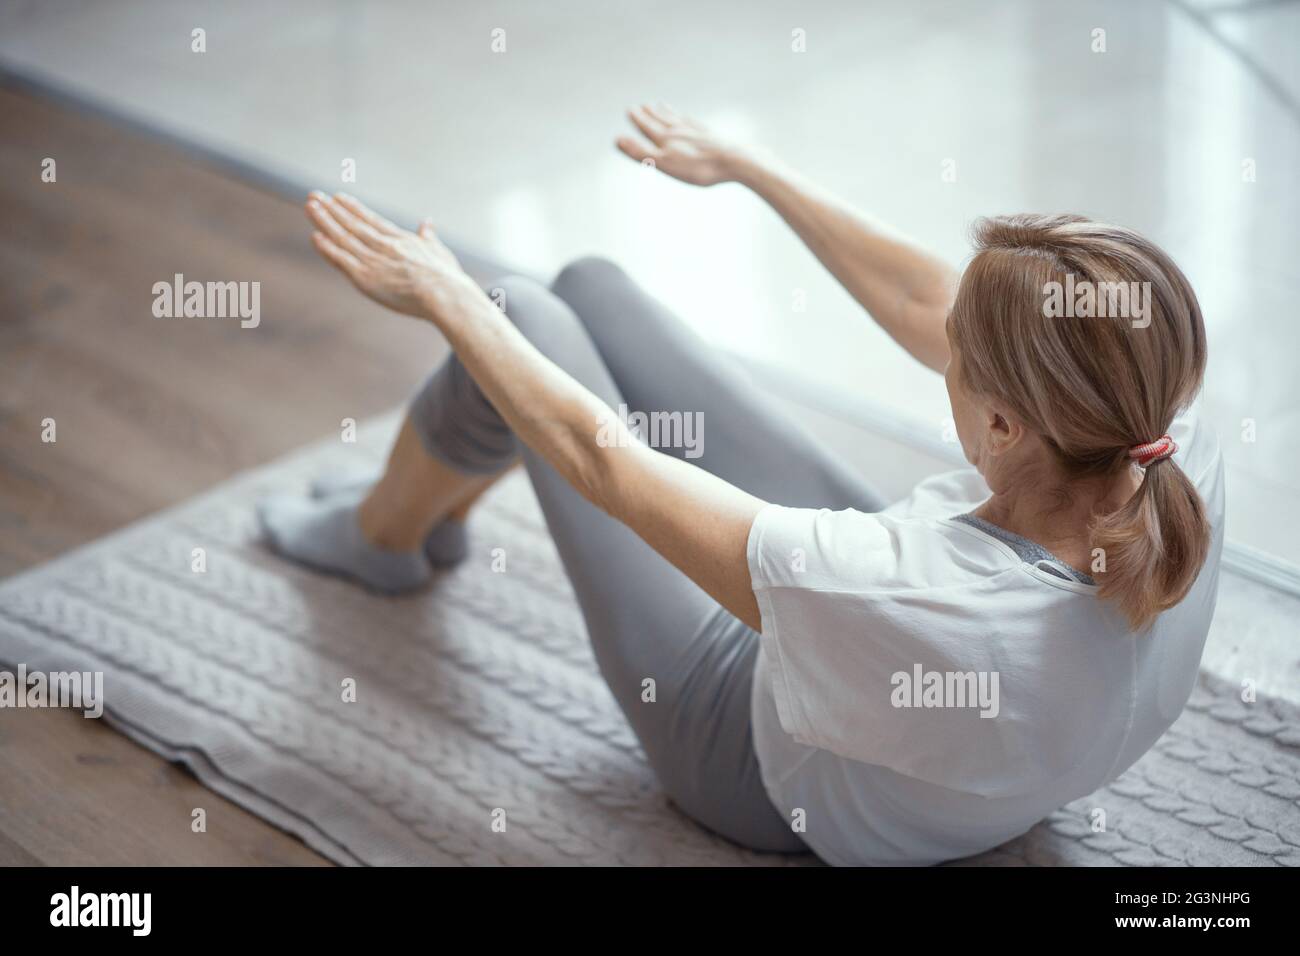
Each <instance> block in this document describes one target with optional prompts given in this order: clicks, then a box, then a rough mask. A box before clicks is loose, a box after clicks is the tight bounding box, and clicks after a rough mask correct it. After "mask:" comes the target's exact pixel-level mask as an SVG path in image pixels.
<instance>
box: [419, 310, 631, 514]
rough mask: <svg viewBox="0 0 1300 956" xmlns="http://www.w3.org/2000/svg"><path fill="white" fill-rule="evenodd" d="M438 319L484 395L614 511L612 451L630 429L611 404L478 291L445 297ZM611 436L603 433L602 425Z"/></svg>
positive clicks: (528, 441)
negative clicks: (450, 298)
mask: <svg viewBox="0 0 1300 956" xmlns="http://www.w3.org/2000/svg"><path fill="white" fill-rule="evenodd" d="M431 312H436V314H437V316H438V318H437V320H436V324H437V325H438V327H439V328H440V329H441V330H442V332H443V334H444V335H445V336H446V337H447V340H448V343H449V344H450V345H451V347H452V350H453V351H454V352H455V353H456V356H457V358H459V359H460V361H461V364H463V365H464V366H465V369H466V370H467V371H468V372H469V374H470V376H471V377H472V378H473V379H474V381H475V383H476V384H477V385H478V387H479V388H480V389H481V390H482V392H483V394H484V396H485V397H486V398H487V400H488V401H489V402H491V403H492V406H493V407H494V408H495V409H496V410H497V412H498V413H499V414H500V415H501V417H502V418H504V419H505V421H506V424H507V425H509V426H510V428H511V430H512V431H513V432H514V433H515V435H516V436H518V438H519V440H520V441H522V442H523V443H524V444H525V445H527V446H528V447H529V448H532V449H533V450H534V451H536V452H537V453H538V454H539V455H541V456H542V457H543V458H545V459H546V461H547V462H548V463H549V464H550V465H551V466H552V467H554V468H555V469H556V470H557V471H558V472H559V473H560V474H561V475H563V476H564V478H565V480H566V481H568V482H569V484H571V485H573V486H574V487H575V488H576V489H577V490H578V491H579V492H580V493H581V494H582V495H583V496H584V497H586V498H587V499H588V500H590V501H592V503H593V504H596V505H597V506H599V507H601V508H603V509H605V510H608V504H609V502H608V500H607V499H608V496H607V494H606V491H605V489H606V484H607V482H606V480H605V475H606V473H607V472H608V470H609V467H608V463H607V462H606V460H605V459H606V458H607V455H608V452H610V451H611V450H618V448H619V446H620V445H622V446H624V447H626V445H627V443H628V441H629V440H630V439H629V437H628V436H626V435H625V434H624V433H625V432H626V428H625V426H624V425H623V423H622V422H621V421H619V420H618V419H617V418H616V417H614V414H613V412H612V410H611V409H610V408H609V406H608V405H607V404H606V403H605V402H603V401H602V400H601V399H600V398H598V397H597V396H596V395H594V394H592V392H591V391H590V390H589V389H587V388H586V387H585V386H583V385H582V384H581V383H579V382H578V381H576V380H575V379H574V378H573V377H572V376H571V375H569V374H568V373H567V372H565V371H564V370H563V369H561V368H559V366H557V365H556V364H555V363H554V362H552V361H551V360H550V359H548V358H547V357H546V356H544V355H543V354H542V353H541V352H539V351H538V350H537V348H536V347H535V346H533V345H532V343H530V342H529V341H528V340H527V339H526V338H524V336H523V335H522V334H521V333H520V332H519V330H518V329H516V328H515V327H514V325H513V324H511V322H510V320H509V319H508V318H506V316H504V315H503V314H502V313H501V311H500V310H499V309H498V308H497V307H496V306H495V305H493V304H492V302H491V301H490V300H489V299H488V298H487V297H486V296H485V295H483V294H482V293H481V292H480V291H479V290H478V289H476V288H475V289H466V290H463V291H459V292H457V294H456V299H455V301H454V302H447V301H442V302H439V303H437V304H436V306H435V307H434V309H431ZM606 421H607V422H608V425H607V426H606V431H605V432H604V434H606V435H608V436H609V437H610V438H611V441H608V442H605V443H604V444H603V445H602V443H600V442H598V440H597V438H598V436H599V435H600V434H602V432H601V425H602V422H606Z"/></svg>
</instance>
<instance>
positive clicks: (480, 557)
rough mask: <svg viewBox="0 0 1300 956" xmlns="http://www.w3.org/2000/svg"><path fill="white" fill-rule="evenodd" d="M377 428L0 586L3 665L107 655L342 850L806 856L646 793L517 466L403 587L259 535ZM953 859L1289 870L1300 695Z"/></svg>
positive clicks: (1149, 760)
mask: <svg viewBox="0 0 1300 956" xmlns="http://www.w3.org/2000/svg"><path fill="white" fill-rule="evenodd" d="M395 421H396V419H395V417H394V416H392V415H389V416H385V417H384V418H383V419H382V420H379V421H374V422H369V423H365V424H364V425H363V427H362V429H361V434H360V438H359V441H358V443H357V444H355V445H345V444H342V443H341V442H339V441H337V440H333V441H328V442H323V443H321V444H318V445H316V446H313V447H310V448H308V449H306V450H305V451H302V452H298V453H295V454H293V455H290V456H288V457H287V458H284V459H282V460H280V461H278V462H275V463H273V464H271V465H269V466H267V467H265V468H261V469H258V470H256V471H253V472H249V473H247V474H245V475H242V476H239V477H237V478H235V479H233V480H231V481H229V482H227V483H225V484H223V485H221V486H220V487H218V488H217V489H215V490H214V491H212V492H210V493H208V494H206V495H203V496H202V497H200V498H198V499H195V500H193V501H190V502H186V503H184V504H182V505H181V506H179V507H177V508H174V509H172V510H169V511H167V512H164V513H162V514H159V515H156V516H154V517H152V518H149V519H147V520H145V521H142V522H140V523H138V524H136V525H133V526H132V527H130V528H127V529H125V530H123V531H121V532H118V533H116V534H113V535H110V536H109V537H107V538H104V539H102V540H100V541H98V542H95V543H93V544H91V545H89V546H87V547H85V548H82V549H80V550H78V551H76V552H73V553H71V554H69V555H66V556H64V557H62V558H60V559H58V560H56V561H53V562H51V563H49V564H47V565H45V566H43V567H40V568H37V569H35V570H33V571H30V572H27V573H25V574H21V575H18V576H16V577H13V578H10V579H8V580H7V581H5V582H3V583H2V584H0V662H3V663H4V664H5V665H6V666H8V667H9V668H11V669H12V668H14V667H16V666H17V665H18V664H19V663H25V664H26V665H27V667H28V669H29V670H42V671H50V670H102V671H103V672H104V674H105V678H104V685H105V698H106V715H105V717H106V719H108V720H110V721H111V722H112V724H113V725H114V726H116V727H117V728H119V729H120V730H121V731H122V732H123V733H125V734H127V735H129V736H130V737H132V738H134V739H135V740H137V741H139V742H140V743H142V744H143V745H144V746H146V747H149V748H151V749H153V750H155V751H158V752H159V753H161V754H163V755H165V756H166V757H168V758H170V759H175V760H180V761H183V762H184V763H185V764H187V765H188V766H189V767H190V768H191V769H192V770H193V772H194V773H195V774H196V775H197V776H198V777H199V778H200V779H201V780H202V781H203V782H204V783H205V784H206V785H207V786H209V787H211V788H212V789H213V790H216V791H218V792H219V793H221V794H223V795H225V796H227V797H229V798H231V799H233V800H235V801H236V802H238V803H240V804H243V805H244V806H246V807H248V808H249V809H251V810H252V811H254V812H256V813H258V814H259V815H261V816H262V817H264V818H265V819H267V820H268V821H270V822H272V823H274V824H275V825H277V826H280V827H282V828H284V829H285V830H288V831H290V832H292V833H294V834H297V835H298V836H300V837H301V838H302V839H303V840H305V841H306V842H307V843H308V844H310V845H311V846H312V847H314V848H316V849H317V850H319V851H320V852H322V853H324V854H325V855H327V856H329V857H330V858H332V859H334V860H337V861H338V862H340V863H353V864H355V863H363V864H422V863H423V864H733V865H734V864H784V863H808V862H815V861H814V860H813V858H812V857H795V858H782V857H771V856H764V855H761V854H755V853H750V852H747V851H744V850H741V849H739V848H737V847H735V846H733V845H731V844H729V843H728V842H726V841H725V840H722V839H720V838H717V837H714V836H712V835H710V834H709V833H707V832H705V831H704V830H702V829H701V828H699V827H698V826H696V825H695V824H693V823H692V822H691V821H690V820H689V819H688V818H686V817H685V816H683V815H682V814H680V813H679V812H677V811H676V810H675V809H674V808H673V807H672V805H671V804H670V803H669V802H668V800H667V799H666V798H665V797H664V795H663V794H662V793H661V792H660V790H659V788H658V786H657V785H656V782H655V779H654V777H653V776H652V774H651V773H650V771H649V769H648V768H647V766H646V764H645V760H644V757H643V755H642V754H641V752H640V750H639V748H638V746H637V742H636V739H635V738H634V737H633V735H632V733H631V732H630V730H629V729H628V727H627V725H626V724H625V723H624V721H623V718H622V715H621V714H620V713H619V711H618V708H617V707H616V705H615V704H614V701H613V699H612V697H611V696H610V694H609V692H608V691H607V689H606V688H605V686H604V684H603V683H602V682H601V679H600V677H599V675H598V674H597V672H596V668H595V664H594V662H593V660H592V656H591V653H590V650H589V648H588V646H587V642H586V638H585V636H584V632H583V625H582V620H581V617H580V616H579V614H578V611H577V608H576V606H575V604H574V601H573V598H572V595H571V592H570V590H569V586H568V583H567V581H566V580H565V578H564V574H563V571H562V569H561V568H560V565H559V562H558V559H557V557H556V554H555V551H554V548H553V547H552V545H551V542H550V539H549V537H548V535H547V533H546V528H545V525H544V523H543V521H542V518H541V514H540V512H539V511H538V508H537V503H536V501H535V499H534V498H533V496H532V492H531V489H530V487H529V485H528V482H527V479H526V476H524V475H522V474H515V475H513V476H512V477H510V478H508V479H507V480H506V481H504V482H502V483H501V484H500V485H499V486H498V487H497V488H496V489H494V490H493V491H492V492H491V493H490V495H489V496H488V497H487V498H485V499H484V501H483V502H482V504H481V506H480V507H479V508H478V509H477V511H476V512H475V513H474V516H473V517H472V518H471V521H470V534H471V539H472V547H473V550H472V556H471V558H470V559H469V560H468V561H467V562H466V563H465V564H463V565H462V566H460V567H458V568H456V569H454V570H452V571H449V572H447V573H445V574H442V575H441V576H440V577H438V578H437V580H436V581H435V583H434V584H433V585H432V586H431V587H430V588H428V589H427V590H426V591H424V592H422V593H420V594H417V595H414V596H411V597H403V598H396V599H394V598H381V597H378V596H374V595H371V594H368V593H366V592H365V591H363V590H361V589H359V588H356V587H354V586H352V585H349V584H347V583H346V582H344V581H341V580H338V579H336V578H332V577H328V576H323V575H317V574H314V573H311V572H309V571H306V570H302V569H299V568H297V567H295V566H292V565H290V564H287V563H285V562H283V561H280V560H278V559H277V558H275V557H273V556H272V555H270V554H269V553H267V552H266V551H265V550H264V548H263V547H262V545H261V544H260V543H259V542H258V540H257V533H256V525H255V522H254V517H253V504H254V502H255V501H257V499H258V498H259V497H260V496H261V495H263V494H266V493H269V492H274V491H283V490H294V489H301V488H304V487H305V484H306V481H307V480H308V479H309V478H310V477H311V476H313V475H315V474H317V473H319V472H323V471H327V470H330V469H332V468H338V467H355V466H356V465H357V464H358V463H369V462H374V463H378V461H379V460H380V458H381V455H382V452H383V449H384V448H385V447H386V444H387V441H388V439H389V437H390V436H391V434H392V431H393V428H394V426H395ZM195 548H203V549H204V551H205V553H206V563H207V570H206V571H205V572H203V573H196V572H194V571H193V570H191V565H192V554H193V550H194V549H195ZM495 548H502V549H504V550H505V559H506V565H505V571H504V572H500V571H494V570H493V549H495ZM348 678H351V679H352V680H354V681H355V688H356V699H355V702H345V701H344V700H343V692H342V687H343V682H344V681H345V680H346V679H348ZM1094 808H1101V809H1103V810H1105V818H1106V828H1105V830H1104V832H1094V830H1093V827H1092V821H1093V810H1094ZM502 820H504V823H505V827H504V830H502V829H501V828H500V826H499V822H500V821H502ZM494 821H497V822H498V826H497V827H495V828H494V826H493V823H494ZM965 862H967V863H976V864H986V865H1005V864H1013V865H1017V864H1031V865H1038V864H1043V865H1050V864H1103V865H1116V864H1122V865H1140V864H1162V863H1164V864H1187V863H1190V864H1228V863H1246V864H1283V865H1290V866H1294V865H1298V864H1300V708H1296V707H1294V706H1291V705H1289V704H1285V703H1283V702H1280V701H1277V700H1272V699H1261V700H1259V701H1257V702H1255V703H1253V704H1250V705H1247V704H1243V703H1242V702H1241V701H1240V700H1239V699H1238V697H1237V694H1236V686H1235V685H1230V684H1228V683H1226V682H1224V681H1220V680H1218V679H1216V678H1213V677H1210V676H1209V675H1202V678H1201V681H1200V684H1199V686H1198V687H1197V689H1196V691H1195V693H1194V695H1193V697H1192V701H1191V704H1190V705H1189V707H1188V709H1187V711H1186V712H1185V713H1184V715H1183V716H1182V717H1181V718H1180V719H1179V721H1178V722H1177V723H1176V724H1175V725H1174V727H1173V728H1172V729H1171V730H1170V731H1169V733H1167V734H1166V735H1165V736H1164V738H1163V739H1162V740H1161V741H1160V742H1159V743H1158V744H1157V746H1156V747H1155V749H1154V750H1152V752H1151V753H1149V754H1148V755H1147V756H1146V757H1144V758H1143V759H1142V760H1141V761H1140V762H1139V763H1138V764H1137V765H1136V766H1134V767H1133V768H1132V769H1130V770H1129V771H1128V772H1127V773H1126V774H1124V775H1123V776H1122V777H1121V778H1120V779H1119V780H1118V781H1116V782H1115V783H1114V784H1113V785H1112V786H1110V787H1107V788H1106V789H1104V790H1102V791H1100V792H1098V793H1096V794H1093V795H1092V796H1090V797H1088V798H1086V799H1083V800H1078V801H1076V802H1075V803H1073V804H1071V805H1070V806H1068V807H1066V808H1064V809H1062V810H1061V811H1059V812H1057V813H1055V814H1053V815H1052V817H1051V818H1049V819H1048V820H1046V821H1044V822H1043V823H1042V824H1040V825H1039V826H1037V827H1035V828H1034V829H1033V830H1031V831H1030V832H1029V833H1028V834H1026V835H1025V836H1023V837H1021V838H1019V839H1017V840H1015V841H1013V842H1012V843H1010V844H1007V845H1006V846H1003V847H1000V848H999V849H997V850H995V851H992V852H990V853H987V854H985V855H983V856H981V857H979V858H976V859H975V860H971V861H965Z"/></svg>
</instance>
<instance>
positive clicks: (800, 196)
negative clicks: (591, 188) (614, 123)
mask: <svg viewBox="0 0 1300 956" xmlns="http://www.w3.org/2000/svg"><path fill="white" fill-rule="evenodd" d="M628 116H629V118H630V119H631V120H632V122H633V123H634V124H635V125H636V126H637V128H638V129H639V130H640V131H641V133H642V134H643V135H644V136H645V138H646V139H647V140H649V144H648V145H647V144H646V143H644V142H642V141H640V140H637V139H634V138H632V137H620V138H619V140H618V147H619V149H621V150H622V151H623V152H624V153H626V154H627V155H628V156H630V157H632V158H633V159H636V160H638V161H645V160H647V159H649V160H653V161H654V164H655V166H656V168H658V169H660V170H661V171H663V172H665V173H667V174H668V175H670V176H672V177H674V178H676V179H680V180H682V181H683V182H687V183H691V184H693V185H697V186H711V185H714V184H715V183H720V182H728V181H731V182H738V183H741V184H743V185H745V186H748V187H749V188H750V189H752V190H753V191H754V192H755V193H757V194H758V195H759V196H761V197H762V198H763V199H764V200H766V201H767V203H768V204H769V205H770V206H771V207H772V208H773V209H774V210H776V212H777V213H778V214H780V216H781V218H782V219H784V220H785V221H786V222H787V223H788V224H789V226H790V228H792V229H793V230H794V231H795V232H796V233H797V234H798V236H799V238H800V239H802V240H803V241H804V243H805V244H806V245H807V246H808V248H809V249H810V250H812V253H813V255H815V256H816V257H817V258H818V259H819V260H821V263H822V265H824V266H825V267H826V268H827V269H828V270H829V271H830V273H831V275H833V276H834V277H835V278H836V280H838V281H839V283H840V284H841V285H842V286H844V288H845V289H847V290H848V292H849V294H850V295H852V296H853V298H855V299H857V301H858V302H859V303H861V304H862V306H863V308H865V309H866V310H867V312H869V313H870V314H871V317H872V318H873V319H875V321H876V322H877V323H878V324H879V325H880V326H881V328H883V329H884V330H885V331H886V332H888V333H889V334H890V336H892V337H893V339H894V340H895V341H896V342H898V344H899V345H901V346H903V348H905V349H907V351H908V352H910V353H911V354H912V355H913V356H914V357H915V358H916V359H917V360H918V361H920V362H921V363H922V364H924V365H927V366H929V367H930V368H932V369H934V370H935V371H937V372H942V371H943V369H944V366H946V365H947V364H948V337H947V334H946V333H945V330H944V323H945V321H946V320H947V317H948V310H949V309H950V308H951V306H952V301H953V297H954V296H955V295H956V290H957V280H958V274H957V272H956V271H955V270H954V269H953V268H952V267H951V266H949V265H948V264H947V263H945V262H943V261H942V260H941V259H939V258H937V257H936V256H934V255H932V254H930V253H929V252H927V251H926V250H924V249H923V248H921V247H920V246H919V245H917V244H916V243H914V242H912V241H911V240H909V239H908V238H907V237H905V236H903V235H902V234H900V233H898V232H897V231H895V230H893V229H890V228H889V227H888V226H886V225H884V224H883V223H880V222H877V221H875V220H873V219H872V218H870V217H868V216H865V215H862V214H860V213H857V212H855V211H854V210H852V209H851V208H850V207H849V206H848V205H846V204H845V203H843V202H841V201H840V200H838V199H836V198H835V197H833V196H831V195H829V194H828V193H826V192H824V191H823V190H821V189H819V188H817V187H816V186H814V185H813V184H812V183H810V182H808V181H807V180H805V179H804V178H803V177H801V176H800V175H798V174H797V173H795V172H794V171H793V170H789V169H787V168H785V167H784V166H782V164H780V163H779V162H777V161H776V160H774V159H771V158H769V157H767V156H764V155H762V154H760V153H758V152H756V151H753V150H749V149H746V148H744V147H739V146H735V145H733V144H729V143H726V142H724V141H722V140H721V139H719V138H718V137H716V136H714V135H713V134H711V133H710V132H709V131H708V130H706V129H704V128H703V127H702V126H700V125H699V124H698V123H695V122H694V121H693V120H690V119H688V118H686V117H683V116H679V115H678V114H677V113H675V112H673V111H672V110H671V109H669V108H667V107H641V108H639V109H634V110H632V111H630V112H629V114H628Z"/></svg>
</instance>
